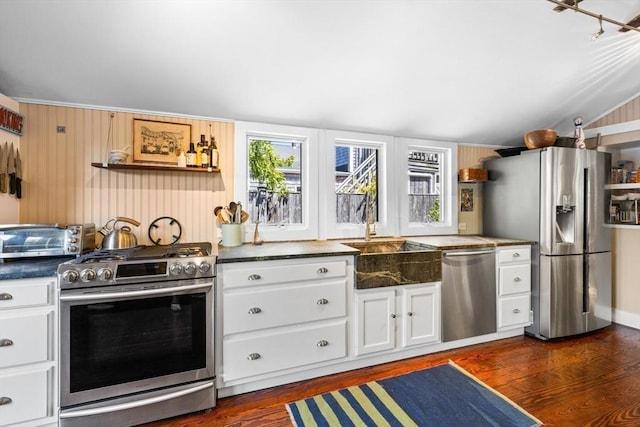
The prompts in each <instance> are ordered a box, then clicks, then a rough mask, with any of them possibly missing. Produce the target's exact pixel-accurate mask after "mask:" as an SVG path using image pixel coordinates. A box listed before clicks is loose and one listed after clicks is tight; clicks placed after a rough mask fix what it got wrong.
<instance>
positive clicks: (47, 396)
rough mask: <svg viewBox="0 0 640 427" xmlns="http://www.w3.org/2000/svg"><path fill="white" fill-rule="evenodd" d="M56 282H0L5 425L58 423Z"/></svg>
mask: <svg viewBox="0 0 640 427" xmlns="http://www.w3.org/2000/svg"><path fill="white" fill-rule="evenodd" d="M55 285H56V281H55V278H52V277H43V278H34V279H18V280H4V281H0V425H2V426H16V427H17V426H20V427H31V426H43V425H56V424H57V407H58V403H57V399H58V387H57V380H56V377H57V369H58V367H57V360H56V354H57V326H56V322H57V316H56V298H55V291H56V290H55Z"/></svg>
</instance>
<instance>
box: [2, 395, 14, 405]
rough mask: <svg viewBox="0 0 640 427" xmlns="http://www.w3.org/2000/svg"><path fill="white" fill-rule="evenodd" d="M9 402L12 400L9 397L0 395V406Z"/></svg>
mask: <svg viewBox="0 0 640 427" xmlns="http://www.w3.org/2000/svg"><path fill="white" fill-rule="evenodd" d="M11 402H13V400H11V398H10V397H7V396H2V397H0V406H1V405H8V404H9V403H11Z"/></svg>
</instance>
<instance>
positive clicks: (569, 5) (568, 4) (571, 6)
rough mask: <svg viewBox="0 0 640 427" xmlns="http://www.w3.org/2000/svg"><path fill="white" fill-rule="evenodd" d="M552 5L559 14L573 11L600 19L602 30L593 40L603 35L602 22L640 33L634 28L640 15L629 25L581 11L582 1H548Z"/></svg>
mask: <svg viewBox="0 0 640 427" xmlns="http://www.w3.org/2000/svg"><path fill="white" fill-rule="evenodd" d="M547 1H549V2H551V3H554V4H556V5H558V6H560V7H556V8H555V9H554V10H555V11H557V12H562V11H563V10H567V9H568V10H573V11H574V12H580V13H582V14H584V15H588V16H591V17H594V18H598V21H599V22H600V30H599V31H598V32H596V33H593V35H592V36H591V39H592V40H595V39H597V38H598V37H600V36H601V35H602V34H603V33H604V30H603V29H602V21H607V22H608V23H610V24H613V25H617V26H618V27H620V31H623V30H624V31H638V32H640V28H638V27H634V26H633V25H637V21H636V20H637V19H638V17H639V16H640V15H638V16H636V17H635V18H634V19H632V20H631V21H629V22H628V23H626V24H625V23H623V22H620V21H616V20H615V19H611V18H607V17H606V16H602V15H598V14H596V13H593V12H589V11H588V10H585V9H581V8H579V7H578V3H579V2H580V1H581V0H547ZM629 24H633V25H629Z"/></svg>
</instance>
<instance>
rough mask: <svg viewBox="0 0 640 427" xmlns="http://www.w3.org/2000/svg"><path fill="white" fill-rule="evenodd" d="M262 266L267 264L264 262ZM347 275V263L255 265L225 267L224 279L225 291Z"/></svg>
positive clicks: (223, 271)
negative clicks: (232, 288) (233, 288)
mask: <svg viewBox="0 0 640 427" xmlns="http://www.w3.org/2000/svg"><path fill="white" fill-rule="evenodd" d="M260 264H267V263H266V262H262V263H260ZM346 274H347V262H346V261H329V262H308V263H304V264H291V265H285V264H282V265H272V266H268V265H267V266H265V265H254V266H251V267H239V266H237V265H228V266H227V265H225V266H223V268H222V278H223V280H224V287H225V289H227V288H231V287H243V286H259V285H267V284H274V283H286V282H293V281H296V282H299V281H305V280H315V279H326V278H331V277H342V276H346Z"/></svg>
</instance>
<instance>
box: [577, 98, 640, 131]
mask: <svg viewBox="0 0 640 427" xmlns="http://www.w3.org/2000/svg"><path fill="white" fill-rule="evenodd" d="M638 117H640V96H638V97H636V98H634V99H632V100H631V101H629V102H627V103H626V104H624V105H622V106H620V107H618V108H616V109H615V110H613V111H612V112H610V113H609V114H607V115H606V116H604V117H601V118H599V119H598V120H596V121H595V122H593V123H590V124H589V126H586V127H585V129H593V128H599V127H603V126H609V125H615V124H618V123H624V122H631V121H634V120H638Z"/></svg>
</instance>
